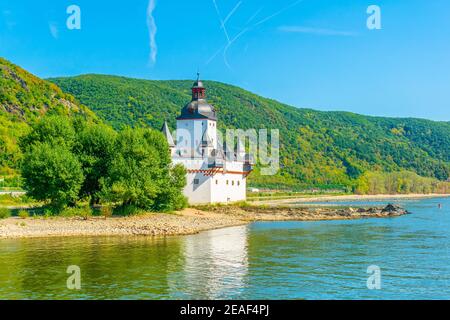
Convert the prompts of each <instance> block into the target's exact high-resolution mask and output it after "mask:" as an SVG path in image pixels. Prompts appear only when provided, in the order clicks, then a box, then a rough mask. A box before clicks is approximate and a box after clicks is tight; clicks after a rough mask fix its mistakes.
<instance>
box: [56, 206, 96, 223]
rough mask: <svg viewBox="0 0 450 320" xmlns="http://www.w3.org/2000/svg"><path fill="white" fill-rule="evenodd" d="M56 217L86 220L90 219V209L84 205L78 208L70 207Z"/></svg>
mask: <svg viewBox="0 0 450 320" xmlns="http://www.w3.org/2000/svg"><path fill="white" fill-rule="evenodd" d="M57 215H58V216H60V217H66V218H69V217H80V218H83V219H85V220H87V219H88V218H89V217H92V209H91V208H90V207H89V205H84V206H80V207H70V208H65V209H63V210H62V211H61V212H59V213H58V214H57Z"/></svg>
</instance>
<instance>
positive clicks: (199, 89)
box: [177, 78, 217, 120]
mask: <svg viewBox="0 0 450 320" xmlns="http://www.w3.org/2000/svg"><path fill="white" fill-rule="evenodd" d="M205 93H206V89H205V87H204V86H203V82H202V81H200V80H199V79H198V78H197V80H196V81H195V82H194V84H193V85H192V100H191V102H189V103H188V104H186V105H185V106H184V108H183V109H181V115H180V116H179V117H178V118H177V120H184V119H209V120H217V116H216V110H215V109H214V107H213V106H212V105H210V104H209V103H208V101H206V94H205Z"/></svg>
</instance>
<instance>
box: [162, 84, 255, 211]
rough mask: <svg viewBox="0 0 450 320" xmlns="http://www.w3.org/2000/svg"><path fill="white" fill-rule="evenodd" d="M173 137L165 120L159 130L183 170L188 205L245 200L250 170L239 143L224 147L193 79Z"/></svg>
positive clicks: (214, 115) (211, 110)
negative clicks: (184, 170) (188, 99)
mask: <svg viewBox="0 0 450 320" xmlns="http://www.w3.org/2000/svg"><path fill="white" fill-rule="evenodd" d="M176 120H177V129H176V139H174V138H173V136H172V134H171V133H170V130H169V127H168V125H167V122H165V123H164V125H163V127H162V130H161V131H162V133H163V134H164V136H165V137H166V139H167V142H168V144H169V147H170V152H171V155H172V161H173V163H174V164H178V163H181V164H183V165H184V166H185V167H186V170H187V185H186V187H185V188H184V191H183V192H184V195H185V196H186V197H187V198H188V201H189V203H190V204H207V203H228V202H236V201H243V200H245V199H246V179H247V175H248V174H249V173H250V172H251V170H252V163H251V161H250V157H249V156H248V155H247V154H246V153H245V148H244V146H243V143H242V142H240V141H238V143H237V144H236V147H234V146H233V147H232V148H231V149H232V150H230V148H227V146H226V143H225V142H222V141H221V140H222V139H220V138H219V137H218V136H219V135H218V130H217V112H216V110H215V108H214V107H213V106H212V105H211V104H209V103H208V102H207V101H206V89H205V87H204V86H203V82H202V81H200V80H199V79H198V78H197V81H195V82H194V85H193V86H192V100H191V102H189V103H188V104H187V105H186V106H184V108H183V109H182V110H181V115H180V116H179V117H178V118H177V119H176Z"/></svg>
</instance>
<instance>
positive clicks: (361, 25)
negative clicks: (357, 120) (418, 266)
mask: <svg viewBox="0 0 450 320" xmlns="http://www.w3.org/2000/svg"><path fill="white" fill-rule="evenodd" d="M73 4H75V5H78V6H79V7H80V9H81V29H80V30H69V29H68V28H67V27H66V20H67V18H68V17H69V14H67V13H66V9H67V7H68V6H70V5H73ZM373 4H375V5H378V6H379V7H380V9H381V24H382V29H381V30H369V29H368V28H367V26H366V20H367V18H368V17H369V15H368V14H367V12H366V10H367V7H368V6H369V5H373ZM149 7H150V8H149ZM152 8H153V9H152ZM223 22H224V23H223ZM222 23H223V25H224V26H225V28H223V27H222ZM151 35H153V36H152V37H151ZM0 56H2V57H5V58H7V59H8V60H11V61H12V62H14V63H17V64H19V65H20V66H22V67H23V68H25V69H27V70H29V71H31V72H33V73H35V74H37V75H38V76H40V77H52V76H69V75H77V74H84V73H103V74H115V75H124V76H130V77H137V78H146V79H192V78H194V77H195V73H196V72H197V69H199V70H200V72H201V74H202V78H205V79H212V80H217V81H222V82H226V83H230V84H234V85H237V86H241V87H243V88H245V89H248V90H250V91H253V92H255V93H258V94H261V95H263V96H266V97H270V98H274V99H277V100H279V101H281V102H285V103H288V104H291V105H294V106H297V107H310V108H314V109H319V110H345V111H351V112H356V113H362V114H368V115H380V116H395V117H421V118H429V119H434V120H445V121H449V120H450V59H449V57H450V1H448V0H433V1H427V0H386V1H384V0H383V1H382V0H372V1H363V0H335V1H333V0H303V1H300V0H297V1H296V0H277V1H274V0H270V1H269V0H195V1H194V0H192V1H187V0H133V1H127V2H125V1H107V0H97V1H93V0H70V1H66V0H59V1H50V0H47V1H31V0H21V1H12V0H2V1H1V2H0ZM236 107H238V106H236Z"/></svg>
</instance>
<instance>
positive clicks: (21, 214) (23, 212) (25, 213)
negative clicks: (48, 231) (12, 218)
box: [17, 210, 30, 219]
mask: <svg viewBox="0 0 450 320" xmlns="http://www.w3.org/2000/svg"><path fill="white" fill-rule="evenodd" d="M17 216H18V217H19V218H21V219H26V218H28V217H29V216H30V214H29V213H28V211H26V210H20V211H19V213H18V214H17Z"/></svg>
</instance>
